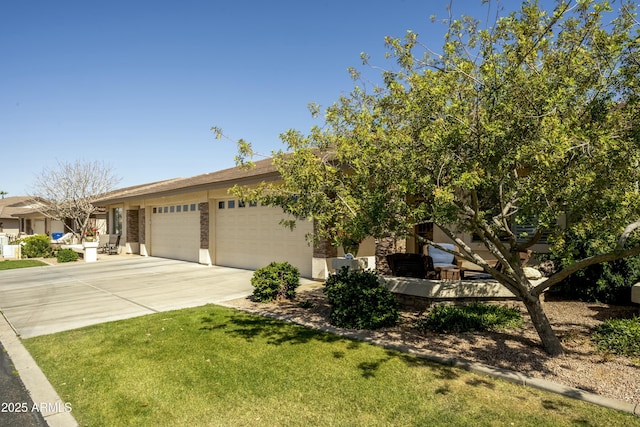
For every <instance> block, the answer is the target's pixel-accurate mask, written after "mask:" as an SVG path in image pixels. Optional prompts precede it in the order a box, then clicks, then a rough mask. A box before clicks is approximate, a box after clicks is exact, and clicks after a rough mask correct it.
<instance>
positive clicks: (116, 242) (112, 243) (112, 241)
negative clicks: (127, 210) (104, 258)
mask: <svg viewBox="0 0 640 427" xmlns="http://www.w3.org/2000/svg"><path fill="white" fill-rule="evenodd" d="M119 251H120V235H119V234H111V235H109V243H107V253H108V254H109V255H117V254H118V252H119Z"/></svg>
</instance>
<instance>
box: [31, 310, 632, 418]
mask: <svg viewBox="0 0 640 427" xmlns="http://www.w3.org/2000/svg"><path fill="white" fill-rule="evenodd" d="M24 344H25V346H26V347H27V349H28V350H29V351H30V352H31V354H32V355H33V356H34V358H35V359H36V361H37V362H38V364H39V365H40V367H41V368H42V369H43V371H44V372H45V374H46V375H47V377H48V378H49V380H50V381H51V383H52V384H53V386H54V387H55V388H56V390H57V391H58V393H59V394H60V396H61V398H62V399H63V400H64V401H66V402H70V403H71V404H72V407H73V412H72V413H73V415H74V416H75V417H76V419H77V420H78V422H79V423H80V425H81V426H116V425H117V426H187V425H188V426H220V425H224V426H276V425H280V426H285V425H286V426H346V425H348V426H391V425H393V426H421V425H425V426H426V425H447V426H450V425H453V426H456V425H457V426H468V425H474V426H483V425H484V426H489V425H506V426H509V425H515V426H539V425H567V426H569V425H584V426H599V425H607V426H615V425H619V426H631V425H640V418H636V417H633V416H631V415H628V414H625V413H620V412H617V411H613V410H609V409H605V408H601V407H598V406H595V405H590V404H587V403H584V402H581V401H578V400H573V399H568V398H564V397H561V396H558V395H554V394H548V393H544V392H541V391H539V390H535V389H530V388H525V387H521V386H517V385H514V384H511V383H508V382H505V381H500V380H494V379H491V378H488V377H483V376H479V375H475V374H472V373H468V372H466V371H462V370H458V369H453V368H450V367H446V366H441V365H436V364H432V363H429V362H426V361H424V360H421V359H418V358H415V357H412V356H409V355H406V354H403V353H398V352H395V351H388V350H385V349H383V348H380V347H376V346H372V345H369V344H365V343H362V342H358V341H351V340H347V339H343V338H341V337H339V336H336V335H331V334H327V333H322V332H317V331H314V330H310V329H307V328H303V327H301V326H297V325H293V324H288V323H283V322H279V321H275V320H271V319H266V318H262V317H258V316H254V315H249V314H246V313H243V312H240V311H236V310H232V309H227V308H223V307H219V306H213V305H208V306H204V307H198V308H193V309H185V310H179V311H173V312H168V313H159V314H154V315H149V316H144V317H138V318H134V319H129V320H124V321H118V322H112V323H107V324H102V325H97V326H91V327H87V328H83V329H78V330H74V331H68V332H62V333H58V334H54V335H47V336H41V337H35V338H30V339H26V340H24Z"/></svg>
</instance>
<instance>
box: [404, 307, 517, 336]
mask: <svg viewBox="0 0 640 427" xmlns="http://www.w3.org/2000/svg"><path fill="white" fill-rule="evenodd" d="M521 326H522V315H521V313H520V311H519V310H518V309H516V308H510V307H505V306H501V305H493V304H482V303H473V304H470V305H465V306H456V305H438V306H436V307H434V308H433V309H432V310H431V311H430V312H429V314H427V316H426V317H424V318H422V319H420V320H418V321H417V322H416V327H417V328H418V329H419V330H421V331H425V330H429V331H433V332H439V333H449V332H468V331H487V330H495V329H505V328H519V327H521Z"/></svg>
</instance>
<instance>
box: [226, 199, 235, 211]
mask: <svg viewBox="0 0 640 427" xmlns="http://www.w3.org/2000/svg"><path fill="white" fill-rule="evenodd" d="M227 207H228V208H229V209H233V208H235V207H236V201H235V200H229V201H228V202H227Z"/></svg>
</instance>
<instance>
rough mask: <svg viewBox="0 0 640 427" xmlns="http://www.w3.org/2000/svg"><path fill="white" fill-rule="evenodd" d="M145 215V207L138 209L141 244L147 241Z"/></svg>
mask: <svg viewBox="0 0 640 427" xmlns="http://www.w3.org/2000/svg"><path fill="white" fill-rule="evenodd" d="M145 216H146V210H145V209H144V208H142V209H140V210H139V211H138V230H139V232H138V236H139V241H140V244H145V243H146V242H147V235H146V230H145Z"/></svg>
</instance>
